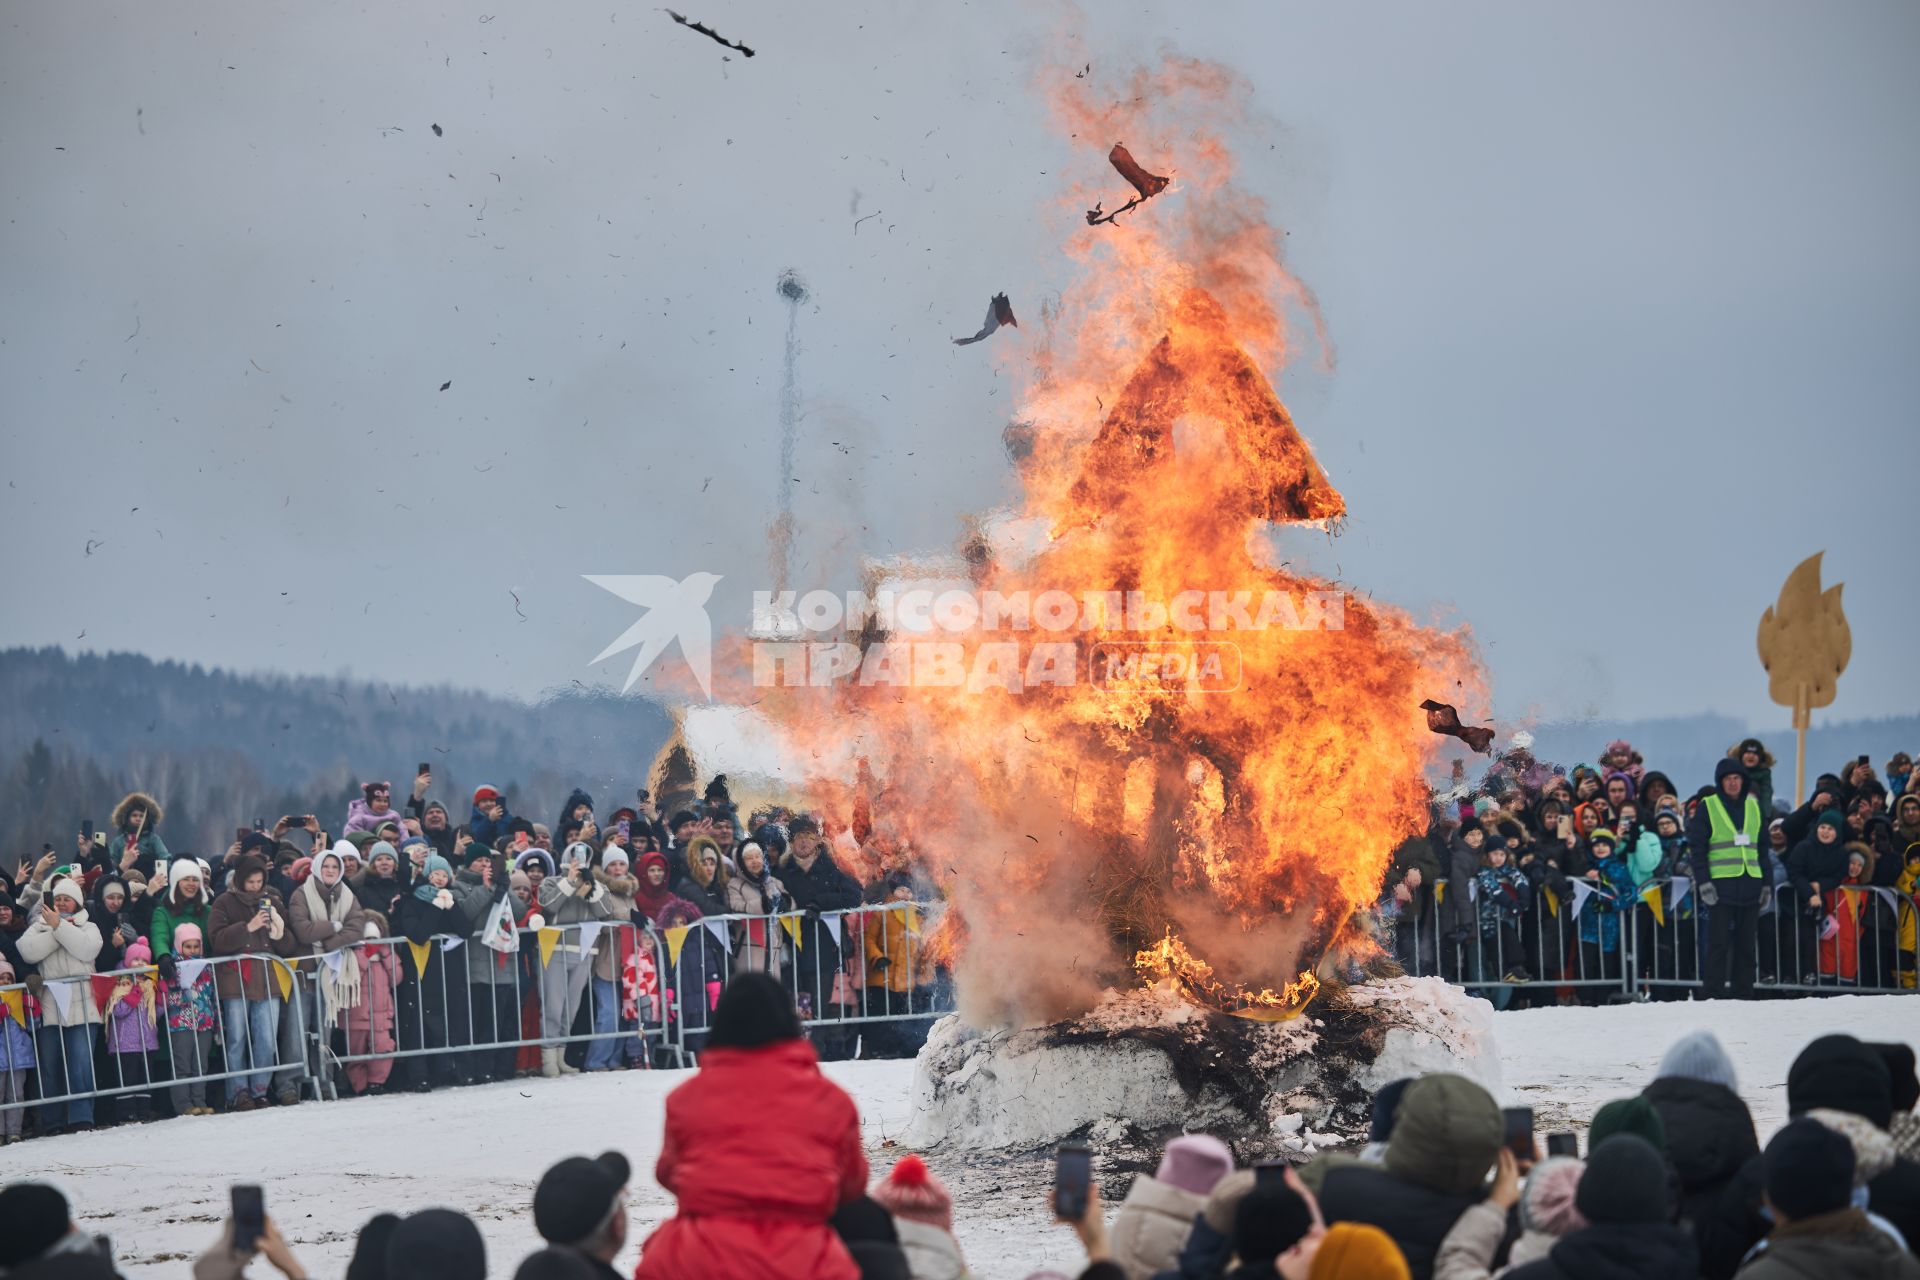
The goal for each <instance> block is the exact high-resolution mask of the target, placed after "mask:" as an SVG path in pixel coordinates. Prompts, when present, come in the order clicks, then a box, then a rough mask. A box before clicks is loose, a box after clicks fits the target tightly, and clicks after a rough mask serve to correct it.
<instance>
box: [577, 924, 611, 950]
mask: <svg viewBox="0 0 1920 1280" xmlns="http://www.w3.org/2000/svg"><path fill="white" fill-rule="evenodd" d="M604 928H606V926H605V925H603V924H601V923H600V922H599V921H598V920H589V921H587V922H586V923H585V924H583V925H581V926H580V949H581V950H582V951H591V950H593V944H594V943H596V942H598V941H599V940H600V930H602V929H604Z"/></svg>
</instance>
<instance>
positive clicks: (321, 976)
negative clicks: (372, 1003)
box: [300, 876, 360, 1021]
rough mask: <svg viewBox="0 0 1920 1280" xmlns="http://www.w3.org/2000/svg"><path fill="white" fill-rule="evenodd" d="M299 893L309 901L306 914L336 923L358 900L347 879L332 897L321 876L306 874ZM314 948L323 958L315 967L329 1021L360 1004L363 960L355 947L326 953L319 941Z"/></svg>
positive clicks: (321, 1005) (316, 918) (343, 919)
mask: <svg viewBox="0 0 1920 1280" xmlns="http://www.w3.org/2000/svg"><path fill="white" fill-rule="evenodd" d="M300 896H301V897H303V898H305V899H306V900H307V913H308V914H309V915H310V916H312V917H313V918H314V919H315V920H331V921H333V922H334V923H335V924H340V923H342V922H344V921H345V920H346V918H347V912H348V911H350V910H352V908H353V905H354V902H355V898H354V896H353V891H352V890H350V889H348V888H347V883H346V881H345V880H342V881H340V882H339V883H338V884H336V885H334V886H333V895H332V897H331V898H329V897H328V896H327V892H326V889H325V888H324V886H322V885H321V883H320V877H319V876H308V877H307V879H306V882H305V883H304V884H302V885H301V886H300ZM313 950H314V953H315V954H316V955H317V956H319V958H320V963H319V964H317V965H315V966H314V978H315V979H316V985H317V986H318V987H319V988H320V1002H321V1003H320V1008H321V1011H322V1013H323V1014H324V1015H325V1017H326V1018H327V1020H328V1021H332V1020H333V1019H334V1018H336V1017H338V1016H339V1014H340V1011H341V1010H343V1009H350V1008H352V1007H353V1006H354V1005H356V1004H358V1003H360V961H359V959H358V958H357V957H356V956H355V955H354V949H353V948H352V947H342V948H341V949H340V950H338V951H333V952H323V951H321V949H320V944H319V943H317V942H316V943H315V944H314V946H313Z"/></svg>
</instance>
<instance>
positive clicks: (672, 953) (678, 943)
mask: <svg viewBox="0 0 1920 1280" xmlns="http://www.w3.org/2000/svg"><path fill="white" fill-rule="evenodd" d="M691 928H692V926H691V925H684V924H676V925H674V926H673V927H672V928H670V929H668V930H667V959H668V960H671V961H672V962H673V963H674V964H679V963H680V948H682V947H684V946H686V945H687V934H688V932H689V931H690V930H691Z"/></svg>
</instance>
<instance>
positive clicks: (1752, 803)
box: [1687, 759, 1774, 1000]
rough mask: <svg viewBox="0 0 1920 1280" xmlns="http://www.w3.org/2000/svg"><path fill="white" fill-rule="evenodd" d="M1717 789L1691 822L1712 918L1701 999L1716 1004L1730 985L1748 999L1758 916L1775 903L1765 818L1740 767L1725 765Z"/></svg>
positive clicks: (1698, 876) (1697, 868)
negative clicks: (1748, 791)
mask: <svg viewBox="0 0 1920 1280" xmlns="http://www.w3.org/2000/svg"><path fill="white" fill-rule="evenodd" d="M1713 786H1714V789H1713V791H1712V793H1710V794H1709V795H1707V796H1705V797H1703V798H1702V799H1701V801H1700V804H1699V806H1698V807H1697V808H1696V809H1695V810H1694V812H1693V816H1692V817H1691V818H1689V819H1688V820H1687V841H1688V843H1689V844H1690V845H1691V847H1692V860H1693V881H1694V885H1695V886H1696V889H1695V892H1696V894H1697V895H1698V897H1699V899H1700V905H1701V906H1703V907H1705V908H1706V915H1707V921H1706V931H1707V963H1706V969H1705V972H1704V973H1703V974H1702V979H1703V981H1702V991H1701V994H1702V995H1703V996H1705V997H1706V998H1707V999H1710V1000H1712V999H1719V998H1721V997H1722V996H1724V995H1725V994H1726V989H1727V984H1728V982H1729V980H1731V982H1732V984H1733V995H1734V997H1735V998H1736V999H1739V1000H1749V999H1752V998H1753V978H1754V971H1755V969H1756V967H1757V964H1758V961H1759V949H1758V935H1759V929H1760V913H1761V912H1762V911H1764V910H1766V908H1767V906H1768V904H1769V903H1770V902H1771V901H1772V899H1773V879H1774V867H1773V853H1772V851H1771V850H1770V849H1769V848H1768V847H1767V838H1766V815H1764V814H1762V813H1761V812H1760V802H1759V801H1757V800H1755V799H1754V798H1753V797H1752V796H1751V795H1749V794H1748V793H1747V776H1746V774H1745V773H1743V772H1742V771H1741V769H1740V762H1739V761H1738V760H1730V759H1723V760H1721V761H1720V763H1719V764H1718V765H1716V766H1715V767H1714V770H1713Z"/></svg>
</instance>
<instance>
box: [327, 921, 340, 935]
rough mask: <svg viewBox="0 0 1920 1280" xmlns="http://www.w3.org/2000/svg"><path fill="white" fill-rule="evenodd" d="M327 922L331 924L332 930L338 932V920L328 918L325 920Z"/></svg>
mask: <svg viewBox="0 0 1920 1280" xmlns="http://www.w3.org/2000/svg"><path fill="white" fill-rule="evenodd" d="M327 923H328V924H330V925H332V926H333V931H334V932H335V933H338V932H340V922H339V921H338V920H329V921H327Z"/></svg>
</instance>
